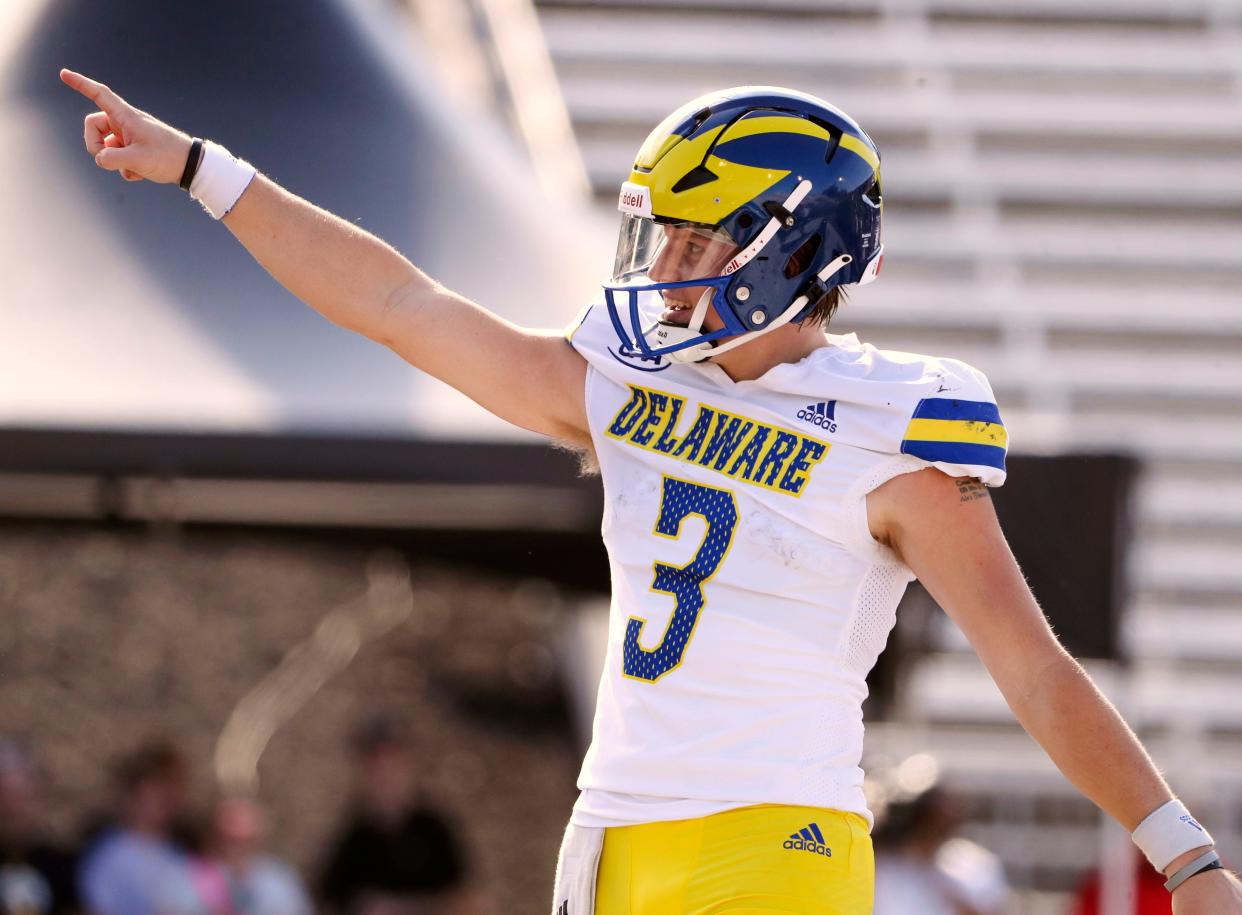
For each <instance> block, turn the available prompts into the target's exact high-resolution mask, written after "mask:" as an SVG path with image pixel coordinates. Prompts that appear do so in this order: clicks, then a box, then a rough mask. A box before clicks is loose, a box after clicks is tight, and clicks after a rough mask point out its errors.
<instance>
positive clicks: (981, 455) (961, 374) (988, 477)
mask: <svg viewBox="0 0 1242 915" xmlns="http://www.w3.org/2000/svg"><path fill="white" fill-rule="evenodd" d="M938 362H939V365H938V366H937V369H938V371H937V372H936V373H935V375H934V376H933V382H934V383H933V384H929V385H928V386H927V389H926V391H925V392H921V393H923V394H924V396H922V397H921V398H920V399H919V400H918V402H917V403H916V404H915V405H914V407H913V410H912V411H911V412H910V416H909V421H908V422H907V424H906V428H905V432H904V434H903V435H902V440H901V453H902V454H908V455H911V456H913V457H916V458H918V459H920V460H922V461H926V462H927V463H928V464H930V465H932V466H933V467H937V468H939V469H940V470H943V471H944V472H945V473H947V474H949V475H950V476H954V477H977V478H978V479H979V480H981V481H982V482H983V483H984V484H986V485H988V486H1000V485H1002V484H1003V483H1004V482H1005V454H1006V452H1007V451H1008V448H1009V435H1008V432H1007V431H1006V430H1005V424H1004V422H1003V421H1002V420H1001V415H1000V409H999V408H998V407H997V406H996V398H995V396H994V395H993V394H992V386H991V385H990V384H988V380H987V377H986V376H985V375H984V374H983V373H982V372H980V371H979V370H978V369H976V368H974V367H973V366H970V365H967V364H966V363H965V362H959V361H957V360H953V359H943V360H938Z"/></svg>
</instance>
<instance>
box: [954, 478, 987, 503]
mask: <svg viewBox="0 0 1242 915" xmlns="http://www.w3.org/2000/svg"><path fill="white" fill-rule="evenodd" d="M954 482H955V483H957V494H958V495H959V496H960V497H961V501H963V502H977V501H978V500H979V499H987V498H989V497H988V488H987V487H986V486H984V485H983V484H982V483H980V482H979V481H978V480H976V479H975V478H974V477H957V478H956V479H955V480H954Z"/></svg>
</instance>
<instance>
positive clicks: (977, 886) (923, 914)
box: [872, 755, 1009, 915]
mask: <svg viewBox="0 0 1242 915" xmlns="http://www.w3.org/2000/svg"><path fill="white" fill-rule="evenodd" d="M936 777H937V770H936V766H935V761H934V760H932V759H931V758H930V757H927V756H925V755H920V756H917V757H911V758H910V759H909V760H906V761H905V762H904V763H902V764H901V766H899V767H898V769H897V772H896V773H895V777H894V778H893V779H892V784H891V785H889V786H887V788H886V789H885V790H884V792H883V793H884V795H885V796H884V801H883V803H882V804H881V805H878V806H880V807H881V809H882V814H881V816H880V818H879V821H878V823H877V826H876V829H875V831H874V833H873V834H872V838H873V841H874V843H875V852H876V856H875V909H874V915H910V913H913V912H917V913H919V915H1002V913H1004V912H1005V911H1006V910H1007V906H1008V902H1009V886H1008V883H1007V882H1006V880H1005V874H1004V871H1003V870H1002V869H1001V864H1000V860H999V859H998V858H997V857H996V855H994V854H992V853H991V852H990V851H988V850H987V849H985V848H983V847H982V846H980V845H977V844H975V843H974V842H971V841H970V840H968V839H964V838H961V837H960V836H955V833H956V832H957V830H958V828H959V827H960V825H961V815H960V813H959V811H958V806H957V803H956V802H955V800H954V798H953V797H952V796H951V795H950V794H949V793H948V792H947V791H946V790H945V789H944V788H942V787H940V786H938V785H937V784H936Z"/></svg>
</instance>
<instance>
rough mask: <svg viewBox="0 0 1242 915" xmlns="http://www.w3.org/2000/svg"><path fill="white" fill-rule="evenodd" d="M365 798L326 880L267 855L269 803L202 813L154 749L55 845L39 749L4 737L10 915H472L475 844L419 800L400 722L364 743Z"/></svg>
mask: <svg viewBox="0 0 1242 915" xmlns="http://www.w3.org/2000/svg"><path fill="white" fill-rule="evenodd" d="M352 750H353V758H354V760H355V766H356V770H355V775H356V789H355V796H354V798H353V801H352V804H351V806H350V807H349V808H348V812H347V815H346V817H345V819H344V820H343V821H342V822H341V824H340V826H339V828H338V830H337V832H336V834H335V835H334V836H333V837H332V839H331V841H330V842H329V845H328V847H327V848H325V849H323V854H322V864H321V866H320V868H319V870H318V872H317V873H312V874H303V873H299V872H298V870H296V869H295V868H294V867H292V866H291V865H290V864H288V863H286V862H284V861H282V860H280V859H279V858H277V857H276V856H274V855H272V854H270V853H269V852H268V851H267V850H266V838H267V835H266V824H265V815H264V808H263V803H262V801H261V800H260V799H258V798H255V797H248V796H242V795H227V794H221V795H218V796H217V797H216V798H215V799H214V800H213V801H212V802H211V803H210V804H209V805H208V808H207V809H205V810H193V809H191V807H190V805H189V802H188V797H189V791H188V789H189V787H190V780H191V777H192V771H193V766H192V765H191V763H190V761H189V760H188V759H187V758H186V756H185V754H184V753H183V751H182V750H181V749H180V748H179V747H178V745H177V744H176V743H175V742H173V741H171V740H168V739H154V740H150V741H148V742H146V743H143V744H142V745H140V746H137V747H135V748H133V749H132V751H131V752H129V753H127V754H126V755H125V756H123V757H122V758H121V759H119V760H117V761H116V762H115V763H114V766H113V771H112V775H113V786H114V796H113V797H112V798H100V799H99V803H100V806H99V809H98V812H97V813H95V814H93V815H91V816H90V817H89V818H88V819H87V821H86V822H84V823H82V824H81V830H80V833H79V835H78V836H76V837H75V838H74V839H72V840H70V841H68V842H64V843H62V842H58V841H55V840H54V839H53V838H52V837H51V836H50V835H49V833H48V830H47V828H46V824H45V821H44V816H43V810H42V807H41V801H40V790H41V785H40V774H39V765H38V761H37V759H36V757H35V755H34V754H33V752H32V748H30V747H28V746H25V745H24V744H23V743H22V742H20V741H18V740H15V739H12V738H6V737H0V913H2V915H72V913H79V912H80V913H91V915H306V913H310V912H312V911H328V912H339V913H350V915H466V913H478V912H481V911H482V910H483V907H482V905H481V903H480V901H479V900H478V898H476V895H475V894H474V893H472V891H471V890H470V889H469V881H468V874H469V871H468V867H467V862H466V860H465V855H464V851H463V848H462V844H461V842H460V840H459V838H458V836H457V833H456V830H455V829H454V827H453V825H452V823H451V822H450V820H449V819H447V818H446V816H445V814H444V813H443V812H441V811H439V810H437V809H435V808H434V807H433V806H431V805H429V804H428V803H427V802H426V801H425V800H424V799H422V798H421V797H420V796H419V793H418V790H417V780H416V777H415V776H416V768H415V765H416V759H415V755H414V753H413V752H412V748H411V747H410V745H409V741H408V740H407V738H406V736H405V735H404V734H403V733H402V732H401V731H400V729H399V728H398V727H397V726H396V725H395V724H393V722H391V721H390V720H388V719H386V718H375V719H373V720H371V721H368V722H366V723H365V724H364V725H363V726H362V727H361V728H359V730H358V731H357V733H356V734H355V735H354V739H353V746H352Z"/></svg>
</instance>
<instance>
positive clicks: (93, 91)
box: [60, 70, 127, 117]
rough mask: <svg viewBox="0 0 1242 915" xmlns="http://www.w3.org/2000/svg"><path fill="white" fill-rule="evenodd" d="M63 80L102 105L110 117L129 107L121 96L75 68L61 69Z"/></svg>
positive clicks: (101, 107)
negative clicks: (75, 70) (76, 71)
mask: <svg viewBox="0 0 1242 915" xmlns="http://www.w3.org/2000/svg"><path fill="white" fill-rule="evenodd" d="M60 78H61V81H62V82H64V84H65V85H66V86H68V87H69V88H70V89H76V90H77V91H78V92H81V93H82V94H83V95H85V96H86V97H87V98H88V99H90V100H91V101H92V102H94V103H95V104H96V105H98V106H99V107H100V109H101V110H102V111H104V112H106V113H107V114H108V116H109V117H111V116H113V115H118V114H120V113H121V112H122V111H124V110H125V108H126V107H127V106H126V104H125V102H124V101H122V99H121V97H120V96H119V95H117V94H116V93H115V92H113V91H112V90H111V89H109V88H108V87H107V86H105V85H104V84H103V83H97V82H95V80H93V79H90V78H89V77H86V76H83V75H82V74H81V73H75V72H74V71H73V70H61V71H60Z"/></svg>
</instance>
